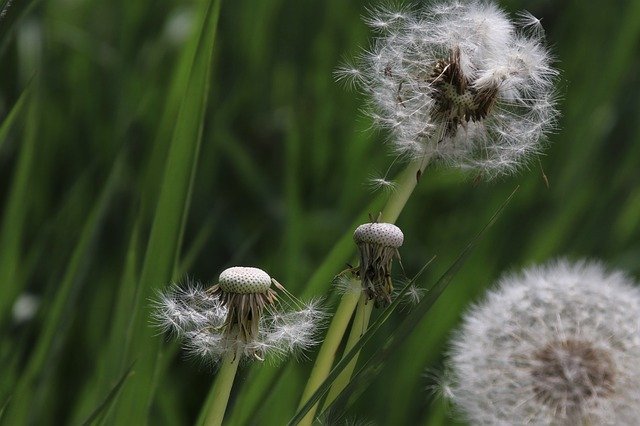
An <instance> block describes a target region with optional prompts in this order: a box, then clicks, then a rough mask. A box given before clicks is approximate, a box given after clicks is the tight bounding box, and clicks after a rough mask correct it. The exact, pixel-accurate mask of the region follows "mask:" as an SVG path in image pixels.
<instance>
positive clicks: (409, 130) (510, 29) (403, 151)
mask: <svg viewBox="0 0 640 426" xmlns="http://www.w3.org/2000/svg"><path fill="white" fill-rule="evenodd" d="M520 17H521V19H519V20H517V21H516V22H512V21H511V20H510V19H509V17H508V16H507V14H506V13H504V12H503V11H502V10H500V9H499V8H498V7H497V6H495V5H494V4H493V3H491V2H487V1H474V0H471V1H446V2H442V3H436V4H431V5H429V6H425V7H424V8H422V9H419V10H408V9H405V10H397V11H394V10H392V9H389V8H383V9H377V10H372V11H371V16H370V17H369V18H367V19H366V22H367V23H368V24H369V25H370V26H371V27H372V28H373V29H375V30H376V31H379V32H380V33H381V34H380V36H379V37H377V38H376V39H375V41H374V43H373V45H372V46H371V48H370V49H369V50H368V51H367V52H366V53H364V54H362V55H361V57H360V58H359V59H358V60H356V61H355V63H354V64H348V65H345V66H343V67H341V68H340V69H339V70H338V71H337V73H336V75H337V78H338V80H341V81H344V82H346V83H347V85H355V86H357V87H359V88H360V89H361V90H362V91H363V92H365V93H366V94H367V95H368V96H369V100H370V108H368V114H369V115H370V116H371V117H372V118H373V119H374V123H375V124H376V125H377V126H379V127H382V128H386V129H389V130H390V131H391V132H392V134H393V138H392V141H393V147H394V149H395V151H396V152H397V153H398V154H400V155H403V156H406V157H412V158H415V157H418V158H420V157H426V158H432V159H434V160H435V161H440V162H443V163H445V164H447V165H450V166H455V167H460V168H464V169H472V170H476V171H480V172H482V174H483V176H486V177H494V176H498V175H501V174H508V173H511V172H513V171H515V170H517V169H519V168H520V167H522V165H523V164H524V162H525V160H527V159H528V158H530V157H531V156H532V155H533V154H536V153H539V152H540V151H541V150H542V145H543V141H544V137H545V135H546V134H548V133H549V132H550V131H551V130H552V129H553V127H554V126H555V121H556V116H557V111H556V108H555V97H556V96H555V89H554V81H555V79H556V76H557V74H558V72H557V71H556V70H555V69H554V68H553V67H552V66H551V62H552V59H551V55H550V54H549V52H548V50H547V49H546V48H545V47H544V32H543V31H542V28H541V27H540V22H539V21H538V20H536V19H535V18H534V17H533V16H531V15H530V14H521V15H520Z"/></svg>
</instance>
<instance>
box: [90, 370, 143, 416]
mask: <svg viewBox="0 0 640 426" xmlns="http://www.w3.org/2000/svg"><path fill="white" fill-rule="evenodd" d="M133 365H134V363H132V364H131V365H130V366H129V368H127V370H126V371H125V372H124V374H123V375H122V377H121V378H120V380H118V382H117V383H116V385H115V386H114V387H113V389H111V391H109V393H108V394H107V396H106V397H105V399H104V401H102V403H101V404H100V405H99V406H97V407H96V409H95V410H94V411H93V412H92V413H91V415H90V416H89V417H88V418H87V420H85V421H84V422H82V425H83V426H89V425H91V424H93V423H94V422H95V421H97V420H98V418H99V417H100V416H102V415H103V414H104V412H105V411H106V410H107V409H108V408H109V406H110V405H111V404H113V401H114V400H115V398H116V396H117V395H118V394H119V393H120V390H121V389H122V386H124V383H125V382H126V381H127V379H128V378H129V377H130V376H131V374H132V370H133Z"/></svg>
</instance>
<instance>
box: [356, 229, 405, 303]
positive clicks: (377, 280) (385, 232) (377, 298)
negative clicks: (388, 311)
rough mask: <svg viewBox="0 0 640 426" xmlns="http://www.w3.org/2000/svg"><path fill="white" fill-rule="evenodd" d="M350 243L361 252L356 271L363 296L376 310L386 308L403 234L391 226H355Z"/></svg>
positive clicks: (391, 291) (391, 289)
mask: <svg viewBox="0 0 640 426" xmlns="http://www.w3.org/2000/svg"><path fill="white" fill-rule="evenodd" d="M353 239H354V241H355V242H356V244H357V245H358V249H359V251H360V266H358V267H357V268H355V271H356V273H357V275H358V277H359V278H360V280H361V281H362V287H363V289H364V291H365V293H366V294H367V296H368V297H369V300H374V302H375V305H376V307H384V306H387V305H388V304H389V303H391V295H392V293H393V282H392V280H391V266H392V263H393V258H394V257H397V258H400V253H399V252H398V248H399V247H400V246H402V243H403V242H404V234H403V233H402V231H401V230H400V228H398V227H397V226H395V225H394V224H392V223H378V222H371V223H365V224H362V225H360V226H358V227H357V228H356V230H355V232H354V233H353Z"/></svg>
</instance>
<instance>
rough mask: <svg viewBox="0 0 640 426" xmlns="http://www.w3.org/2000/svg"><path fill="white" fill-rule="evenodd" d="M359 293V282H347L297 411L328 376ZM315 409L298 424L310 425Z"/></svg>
mask: <svg viewBox="0 0 640 426" xmlns="http://www.w3.org/2000/svg"><path fill="white" fill-rule="evenodd" d="M361 293H362V285H361V284H360V281H358V280H355V279H351V280H350V281H349V288H348V289H347V291H346V292H345V293H344V295H343V296H342V299H340V304H339V305H338V309H337V310H336V313H335V315H334V316H333V319H332V320H331V324H330V325H329V329H328V330H327V335H326V336H325V338H324V342H323V343H322V346H321V347H320V351H319V352H318V358H316V363H315V364H314V365H313V370H311V375H310V376H309V380H308V381H307V385H306V387H305V388H304V392H303V393H302V399H301V400H300V405H299V406H298V409H300V408H302V407H303V406H304V404H305V403H306V402H307V400H308V399H309V398H310V397H311V395H313V393H314V392H315V391H316V390H317V389H318V388H319V387H320V385H321V384H322V382H324V380H325V379H326V378H327V375H329V371H331V366H332V365H333V361H334V360H335V358H336V353H337V351H338V346H340V342H341V341H342V337H343V336H344V333H345V331H346V330H347V326H348V325H349V320H350V319H351V316H352V315H353V311H354V309H355V308H356V305H357V304H358V299H360V294H361ZM317 408H318V405H317V404H316V405H315V406H314V407H313V408H312V409H311V410H309V412H308V413H307V415H306V416H305V417H304V418H303V419H302V420H301V421H300V424H301V425H310V424H312V423H313V418H314V416H315V412H316V410H317Z"/></svg>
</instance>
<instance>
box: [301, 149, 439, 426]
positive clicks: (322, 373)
mask: <svg viewBox="0 0 640 426" xmlns="http://www.w3.org/2000/svg"><path fill="white" fill-rule="evenodd" d="M428 163H429V158H428V157H421V158H418V159H415V160H413V161H412V162H411V163H410V164H409V165H408V166H407V168H406V169H405V170H404V171H403V172H402V174H401V175H400V177H399V179H398V181H399V182H398V187H397V188H396V190H395V191H394V192H393V193H391V196H390V198H389V200H388V201H387V204H386V205H385V207H384V209H383V210H382V220H383V221H384V222H388V223H394V222H395V221H396V220H397V219H398V216H400V212H401V211H402V209H403V208H404V206H405V204H406V203H407V200H409V197H410V196H411V194H412V193H413V190H414V189H415V187H416V185H417V184H418V180H419V179H420V176H421V175H422V172H423V171H424V169H425V168H426V167H427V164H428ZM354 283H355V284H357V288H354ZM349 290H350V291H347V292H345V294H344V295H343V296H342V299H341V300H340V304H339V305H338V310H337V311H336V314H335V315H334V317H333V319H332V320H331V324H330V325H329V329H328V331H327V335H326V337H325V340H324V342H323V343H322V346H321V347H320V352H319V353H318V358H317V359H316V363H315V364H314V366H313V370H311V375H310V376H309V380H308V381H307V385H306V387H305V389H304V392H303V394H302V399H301V400H300V405H299V406H298V408H299V409H300V408H301V407H303V406H304V404H305V403H306V402H307V401H308V400H309V398H310V397H311V395H313V393H314V392H315V391H316V390H317V389H318V388H319V387H320V385H321V384H322V382H324V380H325V379H326V378H327V375H328V374H329V371H330V370H331V366H332V365H333V362H334V360H335V357H336V352H337V350H338V346H339V345H340V342H341V341H342V338H343V336H344V333H345V331H346V329H347V326H348V324H349V320H350V319H351V316H352V315H353V312H354V310H355V309H356V306H359V305H362V309H359V311H360V312H359V313H357V314H356V315H357V316H356V319H358V318H361V319H362V321H358V323H359V326H358V328H359V329H361V331H358V330H357V329H353V330H352V331H351V333H350V335H349V339H348V342H347V348H346V351H345V353H346V352H348V351H349V349H351V348H352V347H353V346H354V345H355V344H356V342H357V341H358V340H359V339H360V336H361V335H362V333H364V331H365V330H366V329H367V327H368V325H369V317H370V316H371V309H372V305H373V304H372V303H366V304H365V303H362V304H358V300H359V299H361V295H362V288H361V285H360V283H359V282H358V281H352V282H351V288H350V289H349ZM362 297H364V295H362ZM365 310H368V313H367V312H365ZM354 324H355V323H354ZM357 360H358V357H357V355H356V357H354V358H353V361H352V362H351V363H350V364H349V366H348V367H347V368H346V369H345V374H344V376H343V375H341V376H340V378H339V379H338V381H339V382H340V383H342V385H339V386H341V387H340V389H338V388H336V390H333V389H332V392H331V394H333V395H334V398H335V396H336V395H337V394H339V393H340V392H339V391H340V390H341V389H342V388H343V387H344V386H345V385H346V384H347V383H348V382H349V380H350V379H351V374H352V373H353V369H354V368H355V364H356V362H357ZM336 391H337V392H336ZM330 402H331V400H329V399H328V400H327V405H328V404H329V403H330ZM317 408H318V405H317V404H316V405H315V406H314V407H313V408H312V409H311V410H309V412H308V413H307V415H306V416H305V417H304V419H302V420H301V421H300V423H299V425H301V426H304V425H310V424H311V423H313V419H314V416H315V413H316V410H317Z"/></svg>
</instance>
